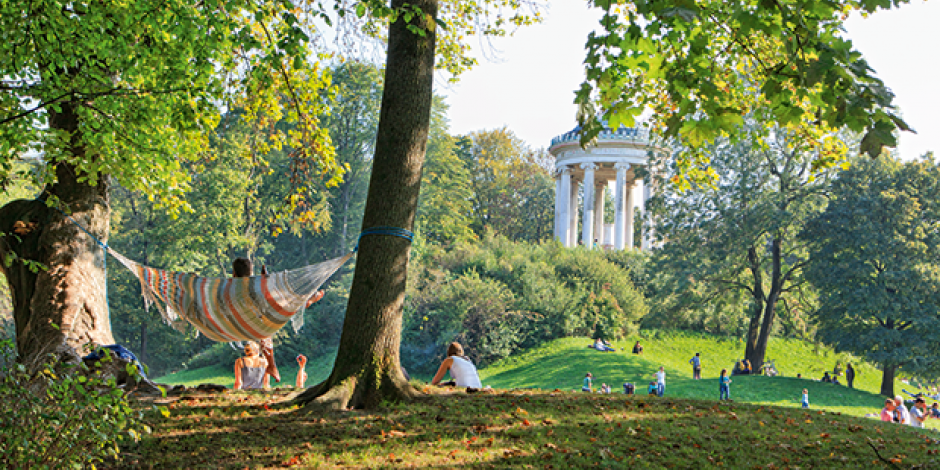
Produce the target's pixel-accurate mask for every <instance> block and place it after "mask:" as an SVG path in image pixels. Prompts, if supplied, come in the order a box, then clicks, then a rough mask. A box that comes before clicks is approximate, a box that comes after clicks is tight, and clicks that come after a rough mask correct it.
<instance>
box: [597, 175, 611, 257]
mask: <svg viewBox="0 0 940 470" xmlns="http://www.w3.org/2000/svg"><path fill="white" fill-rule="evenodd" d="M606 187H607V181H604V182H603V183H601V184H597V185H594V238H596V239H597V244H598V247H600V246H603V245H604V243H606V242H608V240H604V199H605V198H604V189H605V188H606Z"/></svg>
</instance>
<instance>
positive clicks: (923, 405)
mask: <svg viewBox="0 0 940 470" xmlns="http://www.w3.org/2000/svg"><path fill="white" fill-rule="evenodd" d="M930 417H934V418H940V407H938V405H937V403H934V404H933V406H932V407H931V408H929V409H928V408H927V400H925V399H924V397H921V396H919V397H917V398H915V399H914V405H913V406H911V409H910V410H908V409H907V407H905V406H904V399H902V398H901V395H896V396H895V397H894V399H891V398H888V399H885V407H884V408H882V409H881V420H882V421H886V422H889V423H898V424H907V425H909V426H913V427H915V428H923V427H924V422H925V421H927V418H930Z"/></svg>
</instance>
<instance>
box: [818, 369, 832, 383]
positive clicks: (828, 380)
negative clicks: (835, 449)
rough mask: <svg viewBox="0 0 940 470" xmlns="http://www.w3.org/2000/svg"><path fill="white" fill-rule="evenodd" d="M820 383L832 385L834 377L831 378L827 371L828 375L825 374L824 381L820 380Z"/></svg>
mask: <svg viewBox="0 0 940 470" xmlns="http://www.w3.org/2000/svg"><path fill="white" fill-rule="evenodd" d="M820 381H821V382H825V383H827V384H831V383H832V376H830V375H829V372H828V371H827V372H826V373H824V374H823V376H822V379H820Z"/></svg>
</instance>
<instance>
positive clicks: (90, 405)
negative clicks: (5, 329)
mask: <svg viewBox="0 0 940 470" xmlns="http://www.w3.org/2000/svg"><path fill="white" fill-rule="evenodd" d="M14 353H15V351H14V346H13V343H12V342H11V341H9V340H3V341H0V355H2V357H3V359H2V360H0V366H2V368H0V401H2V402H3V403H5V406H3V407H0V448H3V452H0V466H2V467H4V468H45V469H54V468H85V467H89V466H90V467H93V466H94V465H95V464H99V463H101V462H104V461H105V460H106V459H110V458H112V457H114V456H117V455H118V454H119V453H120V449H119V445H120V444H121V443H123V442H124V441H126V440H134V441H136V440H137V439H139V438H140V435H141V434H142V433H144V432H149V428H147V427H146V426H145V425H143V424H142V423H140V418H141V413H140V410H138V409H134V408H133V407H131V404H130V403H129V402H128V399H127V398H126V397H125V391H124V390H121V389H119V388H118V387H117V386H116V384H115V382H114V378H113V377H112V378H107V379H105V378H102V377H99V376H97V375H95V374H94V373H89V372H88V369H87V368H85V366H84V365H64V364H61V363H58V362H57V361H56V360H55V358H51V357H50V358H48V360H47V362H45V363H42V364H36V365H33V366H30V367H27V366H26V365H23V364H20V363H13V362H12V360H11V358H12V357H13V355H14ZM107 360H110V359H109V358H105V359H102V361H107Z"/></svg>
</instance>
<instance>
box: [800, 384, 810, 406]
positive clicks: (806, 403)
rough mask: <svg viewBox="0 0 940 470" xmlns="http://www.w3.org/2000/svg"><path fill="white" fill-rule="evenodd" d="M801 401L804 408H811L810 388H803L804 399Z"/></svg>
mask: <svg viewBox="0 0 940 470" xmlns="http://www.w3.org/2000/svg"><path fill="white" fill-rule="evenodd" d="M800 403H802V404H803V408H809V390H806V389H805V388H804V389H803V399H802V400H800Z"/></svg>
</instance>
